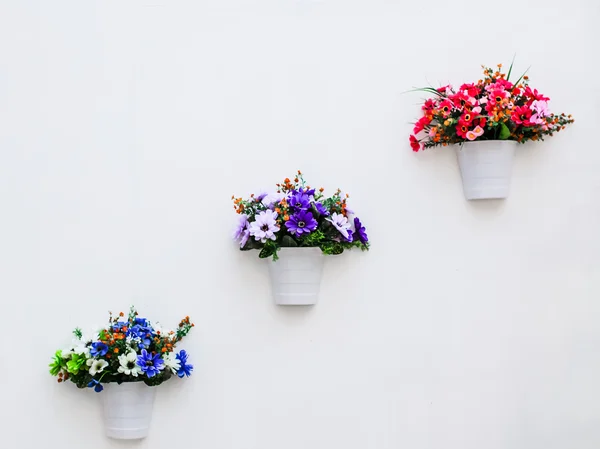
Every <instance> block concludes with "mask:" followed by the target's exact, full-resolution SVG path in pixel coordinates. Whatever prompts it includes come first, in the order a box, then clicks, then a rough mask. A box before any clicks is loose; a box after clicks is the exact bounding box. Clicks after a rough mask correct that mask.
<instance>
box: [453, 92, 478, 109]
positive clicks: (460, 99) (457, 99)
mask: <svg viewBox="0 0 600 449" xmlns="http://www.w3.org/2000/svg"><path fill="white" fill-rule="evenodd" d="M450 100H452V103H454V104H455V105H456V106H457V107H459V108H464V107H468V108H470V107H471V106H473V105H472V104H471V103H470V102H469V96H468V95H465V94H464V93H463V92H459V93H457V94H456V95H452V96H451V97H450Z"/></svg>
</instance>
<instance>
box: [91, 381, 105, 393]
mask: <svg viewBox="0 0 600 449" xmlns="http://www.w3.org/2000/svg"><path fill="white" fill-rule="evenodd" d="M87 386H88V388H92V387H94V391H95V392H96V393H100V392H101V391H102V390H104V387H103V386H102V384H101V383H100V381H99V380H96V379H92V380H91V381H90V383H89V384H88V385H87Z"/></svg>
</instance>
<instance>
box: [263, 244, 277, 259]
mask: <svg viewBox="0 0 600 449" xmlns="http://www.w3.org/2000/svg"><path fill="white" fill-rule="evenodd" d="M278 249H279V247H278V246H277V244H276V243H275V242H274V241H272V240H267V241H266V242H265V246H264V247H263V249H261V250H260V253H258V257H260V258H261V259H266V258H267V257H271V256H273V260H277V259H278V257H277V250H278Z"/></svg>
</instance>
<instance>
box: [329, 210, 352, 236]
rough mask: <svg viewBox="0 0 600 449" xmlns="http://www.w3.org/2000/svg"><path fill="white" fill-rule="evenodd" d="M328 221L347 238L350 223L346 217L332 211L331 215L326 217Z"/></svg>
mask: <svg viewBox="0 0 600 449" xmlns="http://www.w3.org/2000/svg"><path fill="white" fill-rule="evenodd" d="M326 220H327V221H328V222H330V223H331V224H332V225H333V226H334V227H335V228H336V229H337V230H338V231H339V233H340V234H342V236H343V237H344V238H345V239H349V238H351V237H350V235H351V234H350V233H349V232H348V231H349V230H350V223H349V222H348V218H347V217H345V216H344V215H342V214H338V213H337V212H334V213H333V214H332V215H331V217H328V218H326Z"/></svg>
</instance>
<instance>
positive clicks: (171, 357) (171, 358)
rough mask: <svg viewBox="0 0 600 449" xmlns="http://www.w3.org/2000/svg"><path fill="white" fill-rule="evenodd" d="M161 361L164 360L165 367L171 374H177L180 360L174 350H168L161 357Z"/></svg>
mask: <svg viewBox="0 0 600 449" xmlns="http://www.w3.org/2000/svg"><path fill="white" fill-rule="evenodd" d="M163 361H164V362H165V368H169V369H170V370H171V372H172V373H173V374H177V372H178V371H179V369H180V368H181V362H180V361H179V359H178V358H177V355H176V354H175V353H174V352H169V353H168V354H167V355H165V356H164V357H163Z"/></svg>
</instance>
